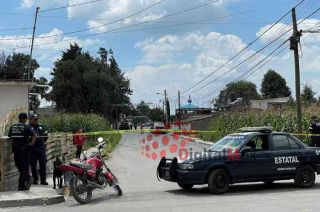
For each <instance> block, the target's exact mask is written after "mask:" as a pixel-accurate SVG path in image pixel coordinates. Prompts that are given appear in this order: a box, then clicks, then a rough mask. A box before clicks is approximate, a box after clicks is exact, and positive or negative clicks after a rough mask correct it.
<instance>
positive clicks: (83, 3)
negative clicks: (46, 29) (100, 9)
mask: <svg viewBox="0 0 320 212" xmlns="http://www.w3.org/2000/svg"><path fill="white" fill-rule="evenodd" d="M100 1H104V0H94V1H87V2H82V3H78V4H71V5H66V6H62V7H54V8H50V9H46V10H41V11H39V13H43V12H48V11H52V10H60V9H65V8H69V7H76V6H81V5H85V4H91V3H96V2H100Z"/></svg>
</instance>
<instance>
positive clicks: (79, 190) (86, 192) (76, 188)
mask: <svg viewBox="0 0 320 212" xmlns="http://www.w3.org/2000/svg"><path fill="white" fill-rule="evenodd" d="M70 192H71V194H72V196H73V198H74V199H75V200H76V201H77V202H78V203H80V204H86V203H89V202H90V201H91V199H92V190H91V189H90V188H88V187H87V185H86V183H85V181H84V180H83V179H81V178H80V176H77V175H74V176H73V177H72V178H71V180H70Z"/></svg>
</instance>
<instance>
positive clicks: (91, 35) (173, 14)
mask: <svg viewBox="0 0 320 212" xmlns="http://www.w3.org/2000/svg"><path fill="white" fill-rule="evenodd" d="M162 1H164V0H162ZM218 1H219V0H215V1H211V2H209V3H206V4H201V5H198V6H196V7H192V8H189V9H186V10H183V11H179V12H176V13H172V14H169V15H167V16H163V17H160V18H156V19H152V20H149V21H145V22H141V23H138V24H134V25H130V26H125V27H121V28H118V29H114V30H109V31H104V32H100V33H94V34H90V35H85V36H80V37H78V38H72V39H67V40H63V41H56V42H49V43H40V44H37V45H35V46H42V45H47V44H55V43H61V42H66V41H73V40H75V39H80V38H88V37H93V36H98V35H102V34H107V33H113V32H116V31H119V30H122V29H127V28H131V27H134V26H139V25H143V24H146V23H150V22H153V21H155V20H159V19H163V18H167V17H171V16H175V15H178V14H181V13H185V12H189V11H191V10H195V9H198V8H200V7H204V6H207V5H209V4H212V3H215V2H218ZM89 29H90V28H89ZM89 29H86V30H85V31H87V30H89ZM91 29H92V28H91ZM72 33H75V32H72ZM66 34H71V32H69V33H62V34H59V35H66ZM55 36H57V35H49V36H42V37H36V38H48V37H55ZM0 40H1V39H0ZM2 40H7V39H2ZM12 40H15V39H12ZM16 40H19V39H16ZM28 47H29V46H23V47H19V49H21V48H28Z"/></svg>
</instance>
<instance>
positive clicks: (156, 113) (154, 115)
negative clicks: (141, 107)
mask: <svg viewBox="0 0 320 212" xmlns="http://www.w3.org/2000/svg"><path fill="white" fill-rule="evenodd" d="M149 118H150V119H151V121H153V122H155V121H159V122H160V121H161V122H162V121H163V111H162V109H160V108H158V107H156V108H151V109H150V112H149Z"/></svg>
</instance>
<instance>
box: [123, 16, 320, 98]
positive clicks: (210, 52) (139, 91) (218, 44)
mask: <svg viewBox="0 0 320 212" xmlns="http://www.w3.org/2000/svg"><path fill="white" fill-rule="evenodd" d="M281 26H282V25H281ZM283 26H285V25H283ZM314 26H318V28H320V20H316V19H312V20H306V21H305V22H304V24H302V25H301V26H300V27H299V28H301V29H309V28H311V27H314ZM266 28H267V27H263V28H262V29H261V30H260V31H259V32H258V33H257V34H259V33H261V32H262V31H263V29H266ZM278 29H279V28H278ZM282 29H283V28H282ZM272 36H274V34H273V33H270V35H268V34H266V37H268V38H269V39H270V38H272ZM281 43H282V41H279V42H276V43H275V44H274V45H273V46H271V47H270V48H268V51H265V52H261V53H259V54H257V57H255V58H253V59H252V60H251V61H250V65H249V66H247V63H245V64H246V65H244V66H240V67H238V68H236V69H235V70H233V71H231V72H230V73H228V74H226V75H225V77H221V78H220V79H219V80H217V81H214V82H212V83H211V84H210V85H209V86H207V87H206V88H204V89H202V90H201V92H196V93H193V94H191V96H192V98H194V99H197V98H199V97H201V96H204V99H209V97H211V98H212V97H214V96H216V95H217V94H218V92H219V89H220V88H221V87H222V86H223V85H225V84H226V83H228V82H231V81H232V80H239V77H240V76H241V75H242V74H244V73H246V72H247V71H248V70H252V69H251V68H250V67H252V66H253V65H254V64H256V63H257V62H259V61H260V60H261V59H262V58H263V57H265V56H266V55H267V54H269V53H270V52H271V49H274V48H276V47H277V46H278V45H279V44H281ZM301 44H302V52H300V56H301V58H300V67H301V85H304V84H306V83H307V84H310V85H311V86H312V87H313V88H314V90H315V92H316V93H317V94H320V87H319V85H320V79H319V77H318V76H319V74H318V73H319V72H320V63H319V62H318V61H320V34H314V33H305V34H303V36H302V37H301ZM264 45H265V44H261V43H260V44H259V43H258V44H255V46H254V47H253V48H254V49H250V50H248V51H246V52H244V54H243V55H242V56H241V57H239V58H236V59H235V60H234V61H233V62H232V63H229V64H228V65H226V66H225V67H224V68H222V69H220V71H218V72H216V73H215V74H214V75H213V76H212V77H210V78H209V79H208V80H206V81H205V82H203V83H202V84H201V85H204V84H205V83H207V82H209V81H211V80H213V79H215V78H216V77H219V76H220V75H221V74H222V73H225V72H226V71H229V70H230V69H231V68H232V67H234V66H236V65H237V64H238V63H239V62H241V61H243V59H245V58H248V56H249V55H252V54H253V53H255V52H256V50H255V49H259V48H261V47H262V46H264ZM244 46H245V44H244V42H243V41H242V40H241V39H240V38H239V37H238V36H236V35H231V34H230V35H224V34H221V33H217V32H210V33H207V34H204V33H201V32H193V33H188V34H185V35H164V36H162V37H160V38H158V39H154V38H148V39H146V40H144V41H140V42H137V43H136V44H135V48H139V49H141V51H142V52H143V57H142V59H141V60H140V64H139V65H138V66H137V67H135V68H133V69H132V70H130V71H129V72H127V76H129V77H130V78H131V82H132V88H133V91H134V95H133V100H135V101H136V102H138V101H140V100H141V99H144V100H148V99H160V97H159V96H158V97H157V96H155V93H156V92H159V91H162V90H164V89H167V91H168V93H169V96H171V97H172V96H176V92H177V90H179V89H180V90H183V89H185V88H188V87H190V86H192V85H193V84H194V83H196V82H198V81H199V80H200V79H203V77H204V76H207V75H208V74H209V73H212V71H214V70H216V69H217V68H218V67H220V66H221V65H222V64H224V63H225V62H226V61H227V60H228V59H229V58H231V57H232V56H233V55H235V54H236V53H237V52H239V51H240V50H241V49H242V48H243V47H244ZM268 69H274V70H276V71H277V72H279V73H280V74H281V75H282V76H283V77H284V78H285V79H286V80H287V83H288V85H289V87H290V88H291V90H292V93H293V96H294V95H295V87H294V84H295V83H294V82H295V79H294V63H293V55H292V51H289V48H288V49H287V50H286V51H285V52H284V53H283V54H281V55H279V56H277V57H276V58H274V59H273V60H272V61H271V62H270V63H268V64H267V65H265V66H264V67H262V68H261V69H259V70H258V71H257V72H255V74H253V75H251V76H250V77H248V78H246V80H250V81H252V82H254V83H255V84H256V85H257V87H258V89H259V88H260V84H261V81H262V78H263V75H264V73H266V71H267V70H268ZM244 76H245V77H246V76H248V75H247V74H246V75H244ZM214 92H216V93H215V95H212V96H206V94H210V93H214ZM183 101H184V102H185V101H186V99H184V100H183ZM196 101H200V102H196V103H202V101H203V100H202V99H201V98H199V99H198V100H196Z"/></svg>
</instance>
